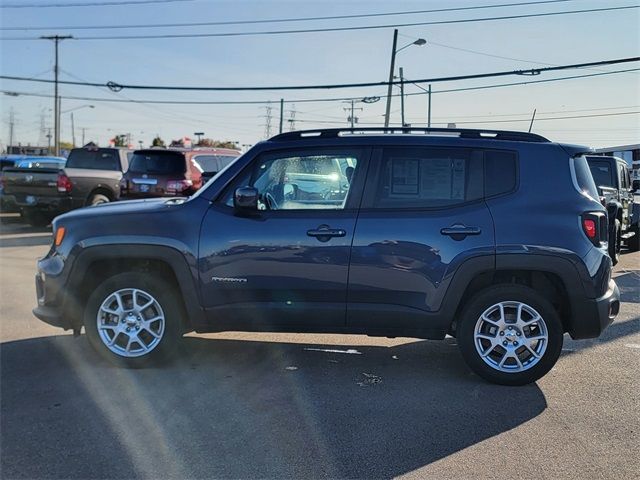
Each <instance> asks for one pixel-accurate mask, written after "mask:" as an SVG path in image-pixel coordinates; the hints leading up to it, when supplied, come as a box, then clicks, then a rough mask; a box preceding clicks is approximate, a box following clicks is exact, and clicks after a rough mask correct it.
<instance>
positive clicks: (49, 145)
mask: <svg viewBox="0 0 640 480" xmlns="http://www.w3.org/2000/svg"><path fill="white" fill-rule="evenodd" d="M83 135H84V134H83ZM47 153H48V154H49V155H51V129H49V131H48V132H47Z"/></svg>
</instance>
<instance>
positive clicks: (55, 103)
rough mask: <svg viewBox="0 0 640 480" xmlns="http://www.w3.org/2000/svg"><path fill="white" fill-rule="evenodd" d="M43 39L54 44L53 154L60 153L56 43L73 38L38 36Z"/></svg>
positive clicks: (67, 36) (69, 36)
mask: <svg viewBox="0 0 640 480" xmlns="http://www.w3.org/2000/svg"><path fill="white" fill-rule="evenodd" d="M40 38H41V39H43V40H53V43H54V46H55V63H54V67H53V75H54V99H53V107H54V109H53V111H54V117H55V121H54V135H55V136H54V142H55V143H54V151H55V155H60V101H59V99H58V71H59V68H58V43H60V40H67V39H69V38H73V37H72V36H71V35H50V36H43V37H40Z"/></svg>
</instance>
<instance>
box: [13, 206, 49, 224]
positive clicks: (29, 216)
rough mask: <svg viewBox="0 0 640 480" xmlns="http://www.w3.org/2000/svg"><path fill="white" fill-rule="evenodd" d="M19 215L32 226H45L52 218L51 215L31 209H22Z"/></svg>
mask: <svg viewBox="0 0 640 480" xmlns="http://www.w3.org/2000/svg"><path fill="white" fill-rule="evenodd" d="M20 216H21V217H22V219H23V220H24V221H25V222H27V223H28V224H29V225H31V226H32V227H46V226H47V225H49V224H50V223H51V221H52V220H53V216H52V215H50V214H46V213H44V212H40V211H38V210H31V209H23V210H22V211H21V212H20Z"/></svg>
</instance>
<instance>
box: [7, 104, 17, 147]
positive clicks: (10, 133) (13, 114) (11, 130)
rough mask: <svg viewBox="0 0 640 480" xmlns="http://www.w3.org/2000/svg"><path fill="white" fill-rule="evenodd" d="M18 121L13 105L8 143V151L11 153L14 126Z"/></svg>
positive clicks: (10, 113) (10, 111) (10, 114)
mask: <svg viewBox="0 0 640 480" xmlns="http://www.w3.org/2000/svg"><path fill="white" fill-rule="evenodd" d="M15 123H16V119H15V113H14V111H13V107H11V110H9V145H7V153H9V154H10V153H11V147H12V146H13V126H14V125H15Z"/></svg>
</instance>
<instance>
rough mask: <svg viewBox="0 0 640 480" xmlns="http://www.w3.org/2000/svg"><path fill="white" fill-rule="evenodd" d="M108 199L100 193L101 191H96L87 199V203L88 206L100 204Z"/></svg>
mask: <svg viewBox="0 0 640 480" xmlns="http://www.w3.org/2000/svg"><path fill="white" fill-rule="evenodd" d="M110 201H111V200H110V199H109V197H107V196H106V195H102V194H101V193H96V194H94V195H92V196H91V198H90V199H89V205H90V206H94V205H100V204H103V203H109V202H110Z"/></svg>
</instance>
